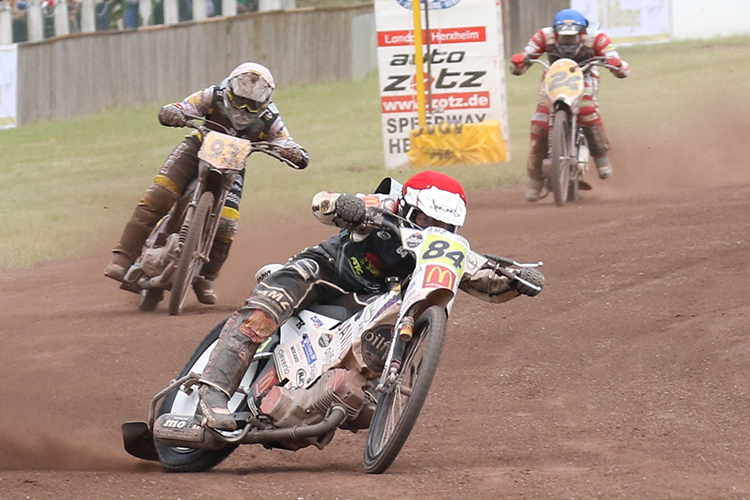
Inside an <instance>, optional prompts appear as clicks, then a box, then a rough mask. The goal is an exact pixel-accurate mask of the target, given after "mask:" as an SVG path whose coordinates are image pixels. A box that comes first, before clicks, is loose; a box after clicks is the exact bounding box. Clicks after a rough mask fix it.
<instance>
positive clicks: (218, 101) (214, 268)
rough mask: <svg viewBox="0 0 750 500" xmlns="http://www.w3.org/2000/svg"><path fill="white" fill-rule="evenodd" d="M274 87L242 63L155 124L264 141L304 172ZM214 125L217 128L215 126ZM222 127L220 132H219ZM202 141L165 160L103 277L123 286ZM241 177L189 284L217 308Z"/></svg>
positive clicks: (263, 73) (193, 167)
mask: <svg viewBox="0 0 750 500" xmlns="http://www.w3.org/2000/svg"><path fill="white" fill-rule="evenodd" d="M275 87H276V85H275V83H274V80H273V76H272V75H271V72H270V71H269V70H268V68H266V67H265V66H262V65H260V64H257V63H253V62H247V63H243V64H240V65H239V66H237V67H236V68H235V69H234V70H233V71H232V72H231V73H230V74H229V76H228V77H227V78H226V79H225V80H224V81H223V82H222V83H221V84H220V85H212V86H210V87H208V88H206V89H203V90H199V91H197V92H195V93H193V94H191V95H190V96H188V97H186V98H185V99H184V100H183V101H181V102H175V103H172V104H167V105H166V106H164V107H163V108H162V109H161V111H159V122H160V123H161V124H162V125H165V126H168V127H183V126H184V125H185V122H186V120H187V116H190V117H199V118H206V119H208V120H210V122H206V126H207V127H208V128H210V129H213V130H217V131H219V132H223V133H227V131H228V133H229V134H232V135H236V136H238V137H241V138H243V139H249V140H251V141H268V142H271V143H273V144H275V145H277V146H278V149H277V151H278V153H279V154H280V155H281V156H283V157H284V158H286V159H288V160H290V161H291V162H293V163H294V164H295V165H296V168H298V169H303V168H305V167H307V165H308V163H309V157H308V155H307V152H306V151H305V150H304V149H302V148H301V147H300V146H299V145H298V144H297V143H296V142H295V141H294V139H292V136H291V135H289V132H288V131H287V129H286V126H285V125H284V122H283V121H282V119H281V116H280V115H279V111H278V109H277V108H276V106H275V105H274V103H273V101H272V100H271V97H272V96H273V91H274V89H275ZM211 122H215V123H218V124H219V125H221V126H218V125H214V123H211ZM222 127H223V128H222ZM201 142H202V136H201V134H200V133H198V132H197V131H193V132H192V133H191V134H190V135H188V136H187V137H186V138H185V139H184V140H183V141H182V142H181V143H180V144H179V145H178V146H177V147H176V148H175V149H174V151H173V152H172V154H171V155H169V158H167V161H166V162H165V163H164V166H163V167H162V168H161V171H160V172H159V174H158V175H157V176H156V178H155V179H154V182H153V184H152V186H151V187H150V188H148V190H147V191H146V194H145V195H144V196H143V198H141V201H140V203H138V206H137V207H136V208H135V211H134V212H133V215H132V217H131V218H130V221H128V223H127V224H126V225H125V229H124V230H123V233H122V236H121V238H120V241H119V242H118V244H117V245H116V246H115V248H114V250H112V261H111V262H110V264H109V265H108V266H107V268H106V269H105V270H104V275H105V276H107V277H109V278H112V279H114V280H116V281H122V279H123V277H124V276H125V273H127V270H128V268H129V267H130V266H131V265H132V264H133V262H134V261H135V260H136V259H137V258H138V256H139V255H140V252H141V248H142V247H143V244H144V242H145V241H146V238H148V235H149V234H150V233H151V230H152V229H153V228H154V226H155V225H156V223H157V221H158V220H159V219H161V218H162V217H163V216H164V215H165V214H166V213H167V212H168V211H169V210H170V208H172V205H174V203H175V201H176V200H177V199H178V198H179V197H180V195H181V194H182V192H183V190H184V189H185V187H186V186H187V185H188V184H189V183H190V181H192V180H193V179H195V178H196V177H197V175H198V156H197V153H198V150H199V149H200V147H201ZM244 175H245V171H244V170H243V171H242V174H241V175H238V176H237V178H236V179H235V182H234V184H233V185H232V187H231V189H230V193H229V195H228V196H227V201H226V203H225V205H224V208H223V210H222V213H221V222H220V224H219V228H218V231H217V232H216V237H215V238H214V243H213V246H212V248H211V254H210V255H209V261H208V262H207V263H206V264H205V265H204V266H203V269H202V273H203V275H202V276H200V277H198V279H196V280H195V282H194V284H193V289H194V290H195V294H196V296H197V297H198V300H199V301H200V302H202V303H204V304H214V303H216V300H217V297H216V291H215V285H214V280H215V279H216V278H217V277H218V275H219V271H221V267H222V266H223V264H224V262H225V261H226V259H227V257H228V256H229V249H230V247H231V245H232V240H233V239H234V235H235V233H236V232H237V220H238V219H239V215H240V214H239V204H240V198H241V197H242V184H243V180H244Z"/></svg>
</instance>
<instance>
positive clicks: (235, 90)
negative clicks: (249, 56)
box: [222, 62, 276, 128]
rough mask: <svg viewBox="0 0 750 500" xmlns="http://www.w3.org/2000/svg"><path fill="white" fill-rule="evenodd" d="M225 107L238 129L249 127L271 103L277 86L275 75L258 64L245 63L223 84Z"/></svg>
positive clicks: (235, 69)
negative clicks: (274, 79)
mask: <svg viewBox="0 0 750 500" xmlns="http://www.w3.org/2000/svg"><path fill="white" fill-rule="evenodd" d="M222 86H223V87H224V105H225V107H226V108H227V113H228V114H229V118H230V119H231V120H232V123H233V124H234V125H235V127H237V128H245V127H247V126H248V125H249V124H250V122H251V121H253V120H254V119H255V118H257V117H258V116H259V115H260V114H262V113H263V111H264V110H265V109H266V107H267V106H268V104H269V103H270V102H271V96H272V95H273V90H274V89H275V88H276V84H275V83H274V81H273V75H271V72H270V71H269V70H268V68H266V67H265V66H263V65H261V64H258V63H250V62H248V63H243V64H240V65H239V66H237V67H236V68H234V70H232V72H231V73H230V74H229V76H228V77H227V79H226V80H225V81H224V82H223V85H222Z"/></svg>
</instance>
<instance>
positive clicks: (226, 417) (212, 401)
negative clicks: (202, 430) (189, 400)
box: [198, 384, 237, 431]
mask: <svg viewBox="0 0 750 500" xmlns="http://www.w3.org/2000/svg"><path fill="white" fill-rule="evenodd" d="M198 398H199V402H198V408H199V409H200V413H201V414H202V415H203V416H204V417H205V418H206V425H208V426H209V427H211V428H212V429H217V430H220V431H233V430H235V429H237V422H236V421H235V420H234V418H233V417H232V414H231V413H230V412H229V408H227V406H228V405H229V397H228V396H227V395H226V394H225V393H224V392H222V391H220V390H219V389H217V388H215V387H212V386H210V385H206V384H203V385H201V388H200V389H198Z"/></svg>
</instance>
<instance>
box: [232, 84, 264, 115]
mask: <svg viewBox="0 0 750 500" xmlns="http://www.w3.org/2000/svg"><path fill="white" fill-rule="evenodd" d="M227 97H229V102H230V103H231V104H232V106H234V107H235V108H237V109H244V110H247V111H249V112H250V113H258V112H259V111H261V110H262V109H263V108H264V107H265V105H266V103H265V101H256V100H254V99H249V98H247V97H242V96H238V95H235V93H234V92H232V90H231V89H227Z"/></svg>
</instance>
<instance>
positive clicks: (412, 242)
mask: <svg viewBox="0 0 750 500" xmlns="http://www.w3.org/2000/svg"><path fill="white" fill-rule="evenodd" d="M422 241H423V237H422V234H421V233H414V234H410V235H409V236H408V237H407V238H406V246H407V247H409V248H416V247H418V246H419V245H421V244H422Z"/></svg>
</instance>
